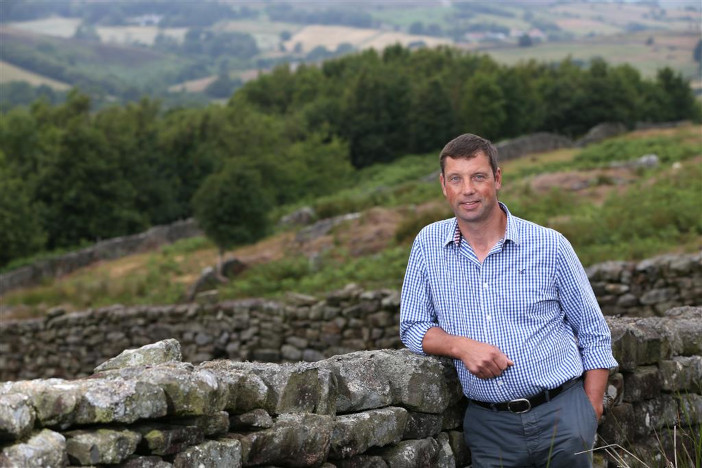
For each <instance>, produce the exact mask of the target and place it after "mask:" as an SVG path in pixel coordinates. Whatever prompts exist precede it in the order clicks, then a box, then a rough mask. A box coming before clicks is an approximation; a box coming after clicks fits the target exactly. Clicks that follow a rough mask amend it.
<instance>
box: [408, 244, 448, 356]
mask: <svg viewBox="0 0 702 468" xmlns="http://www.w3.org/2000/svg"><path fill="white" fill-rule="evenodd" d="M420 237H421V236H418V237H417V238H416V239H415V241H414V244H413V245H412V251H411V253H410V257H409V261H408V262H407V270H406V271H405V279H404V282H403V283H402V295H401V299H400V339H401V340H402V342H403V343H404V344H405V346H407V348H408V349H409V350H410V351H413V352H415V353H418V354H426V353H424V349H423V348H422V341H423V340H424V335H425V334H426V333H427V330H429V329H430V328H432V327H438V326H439V324H438V321H437V318H436V312H435V310H434V305H433V302H432V297H431V286H430V284H429V281H428V278H427V266H426V261H425V259H424V255H423V252H422V245H421V240H420Z"/></svg>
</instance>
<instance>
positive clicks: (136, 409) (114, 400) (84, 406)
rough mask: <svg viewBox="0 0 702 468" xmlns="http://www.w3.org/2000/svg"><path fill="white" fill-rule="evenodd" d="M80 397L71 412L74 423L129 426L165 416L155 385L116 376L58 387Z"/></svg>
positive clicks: (162, 396) (161, 393) (164, 404)
mask: <svg viewBox="0 0 702 468" xmlns="http://www.w3.org/2000/svg"><path fill="white" fill-rule="evenodd" d="M62 388H63V389H66V390H68V391H69V392H76V393H77V394H78V395H80V397H79V400H78V402H77V404H76V407H75V411H74V413H73V416H74V418H73V421H72V422H74V423H76V424H98V423H114V422H117V423H132V422H134V421H136V420H138V419H150V418H158V417H161V416H165V415H166V414H167V408H168V406H167V402H166V395H165V393H164V391H163V390H162V389H161V388H160V387H158V386H157V385H154V384H151V383H148V382H140V381H137V380H125V379H122V378H120V377H118V376H112V377H111V378H109V379H106V378H103V379H100V378H96V379H85V380H76V381H71V382H66V383H64V384H62V385H60V386H58V387H57V389H58V390H61V389H62Z"/></svg>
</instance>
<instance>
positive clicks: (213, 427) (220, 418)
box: [166, 411, 229, 437]
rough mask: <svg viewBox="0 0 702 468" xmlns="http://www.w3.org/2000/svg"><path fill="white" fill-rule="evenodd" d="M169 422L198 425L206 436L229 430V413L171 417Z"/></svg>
mask: <svg viewBox="0 0 702 468" xmlns="http://www.w3.org/2000/svg"><path fill="white" fill-rule="evenodd" d="M166 422H167V423H168V424H174V425H177V426H197V427H199V428H200V429H201V430H202V433H203V434H204V435H205V436H206V437H211V436H216V435H222V434H226V433H227V431H228V430H229V413H227V412H226V411H219V412H217V413H214V414H207V415H203V416H187V417H184V418H169V419H167V420H166Z"/></svg>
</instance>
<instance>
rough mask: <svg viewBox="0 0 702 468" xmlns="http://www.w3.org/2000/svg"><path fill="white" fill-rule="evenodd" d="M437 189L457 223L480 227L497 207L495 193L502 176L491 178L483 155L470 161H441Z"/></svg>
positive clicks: (461, 159)
mask: <svg viewBox="0 0 702 468" xmlns="http://www.w3.org/2000/svg"><path fill="white" fill-rule="evenodd" d="M440 180H441V189H442V191H443V192H444V196H445V197H446V200H447V201H448V202H449V205H451V208H452V209H453V213H454V214H455V215H456V218H458V220H459V221H460V222H463V223H468V224H480V223H481V222H484V221H485V220H487V219H488V218H489V217H490V215H491V214H492V213H493V212H494V210H495V208H496V207H497V191H498V190H499V189H500V187H501V186H502V173H501V171H500V169H499V168H498V169H497V173H496V174H493V172H492V168H491V167H490V161H489V159H488V157H487V155H486V154H485V153H483V152H482V151H481V152H479V153H478V154H477V155H476V156H475V157H474V158H471V159H465V158H457V159H454V158H451V157H448V158H446V159H445V165H444V172H443V174H441V176H440Z"/></svg>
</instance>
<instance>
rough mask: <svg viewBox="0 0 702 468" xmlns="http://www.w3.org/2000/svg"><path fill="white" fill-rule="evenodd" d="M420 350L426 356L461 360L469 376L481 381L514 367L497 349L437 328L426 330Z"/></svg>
mask: <svg viewBox="0 0 702 468" xmlns="http://www.w3.org/2000/svg"><path fill="white" fill-rule="evenodd" d="M422 348H423V349H424V352H425V353H427V354H435V355H438V356H448V357H452V358H454V359H459V360H461V361H462V362H463V365H464V366H466V369H468V371H469V372H470V373H471V374H473V375H475V376H476V377H478V378H481V379H491V378H493V377H497V376H499V375H501V374H502V372H503V371H504V370H505V369H507V368H508V367H509V366H512V365H514V362H512V360H511V359H510V358H508V357H507V356H506V355H505V354H504V353H503V352H502V351H500V349H499V348H497V347H495V346H492V345H490V344H487V343H482V342H480V341H475V340H472V339H470V338H467V337H465V336H457V335H451V334H449V333H446V332H445V331H444V330H443V329H442V328H440V327H438V326H437V327H432V328H430V329H429V330H427V332H426V334H425V335H424V339H423V340H422Z"/></svg>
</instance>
